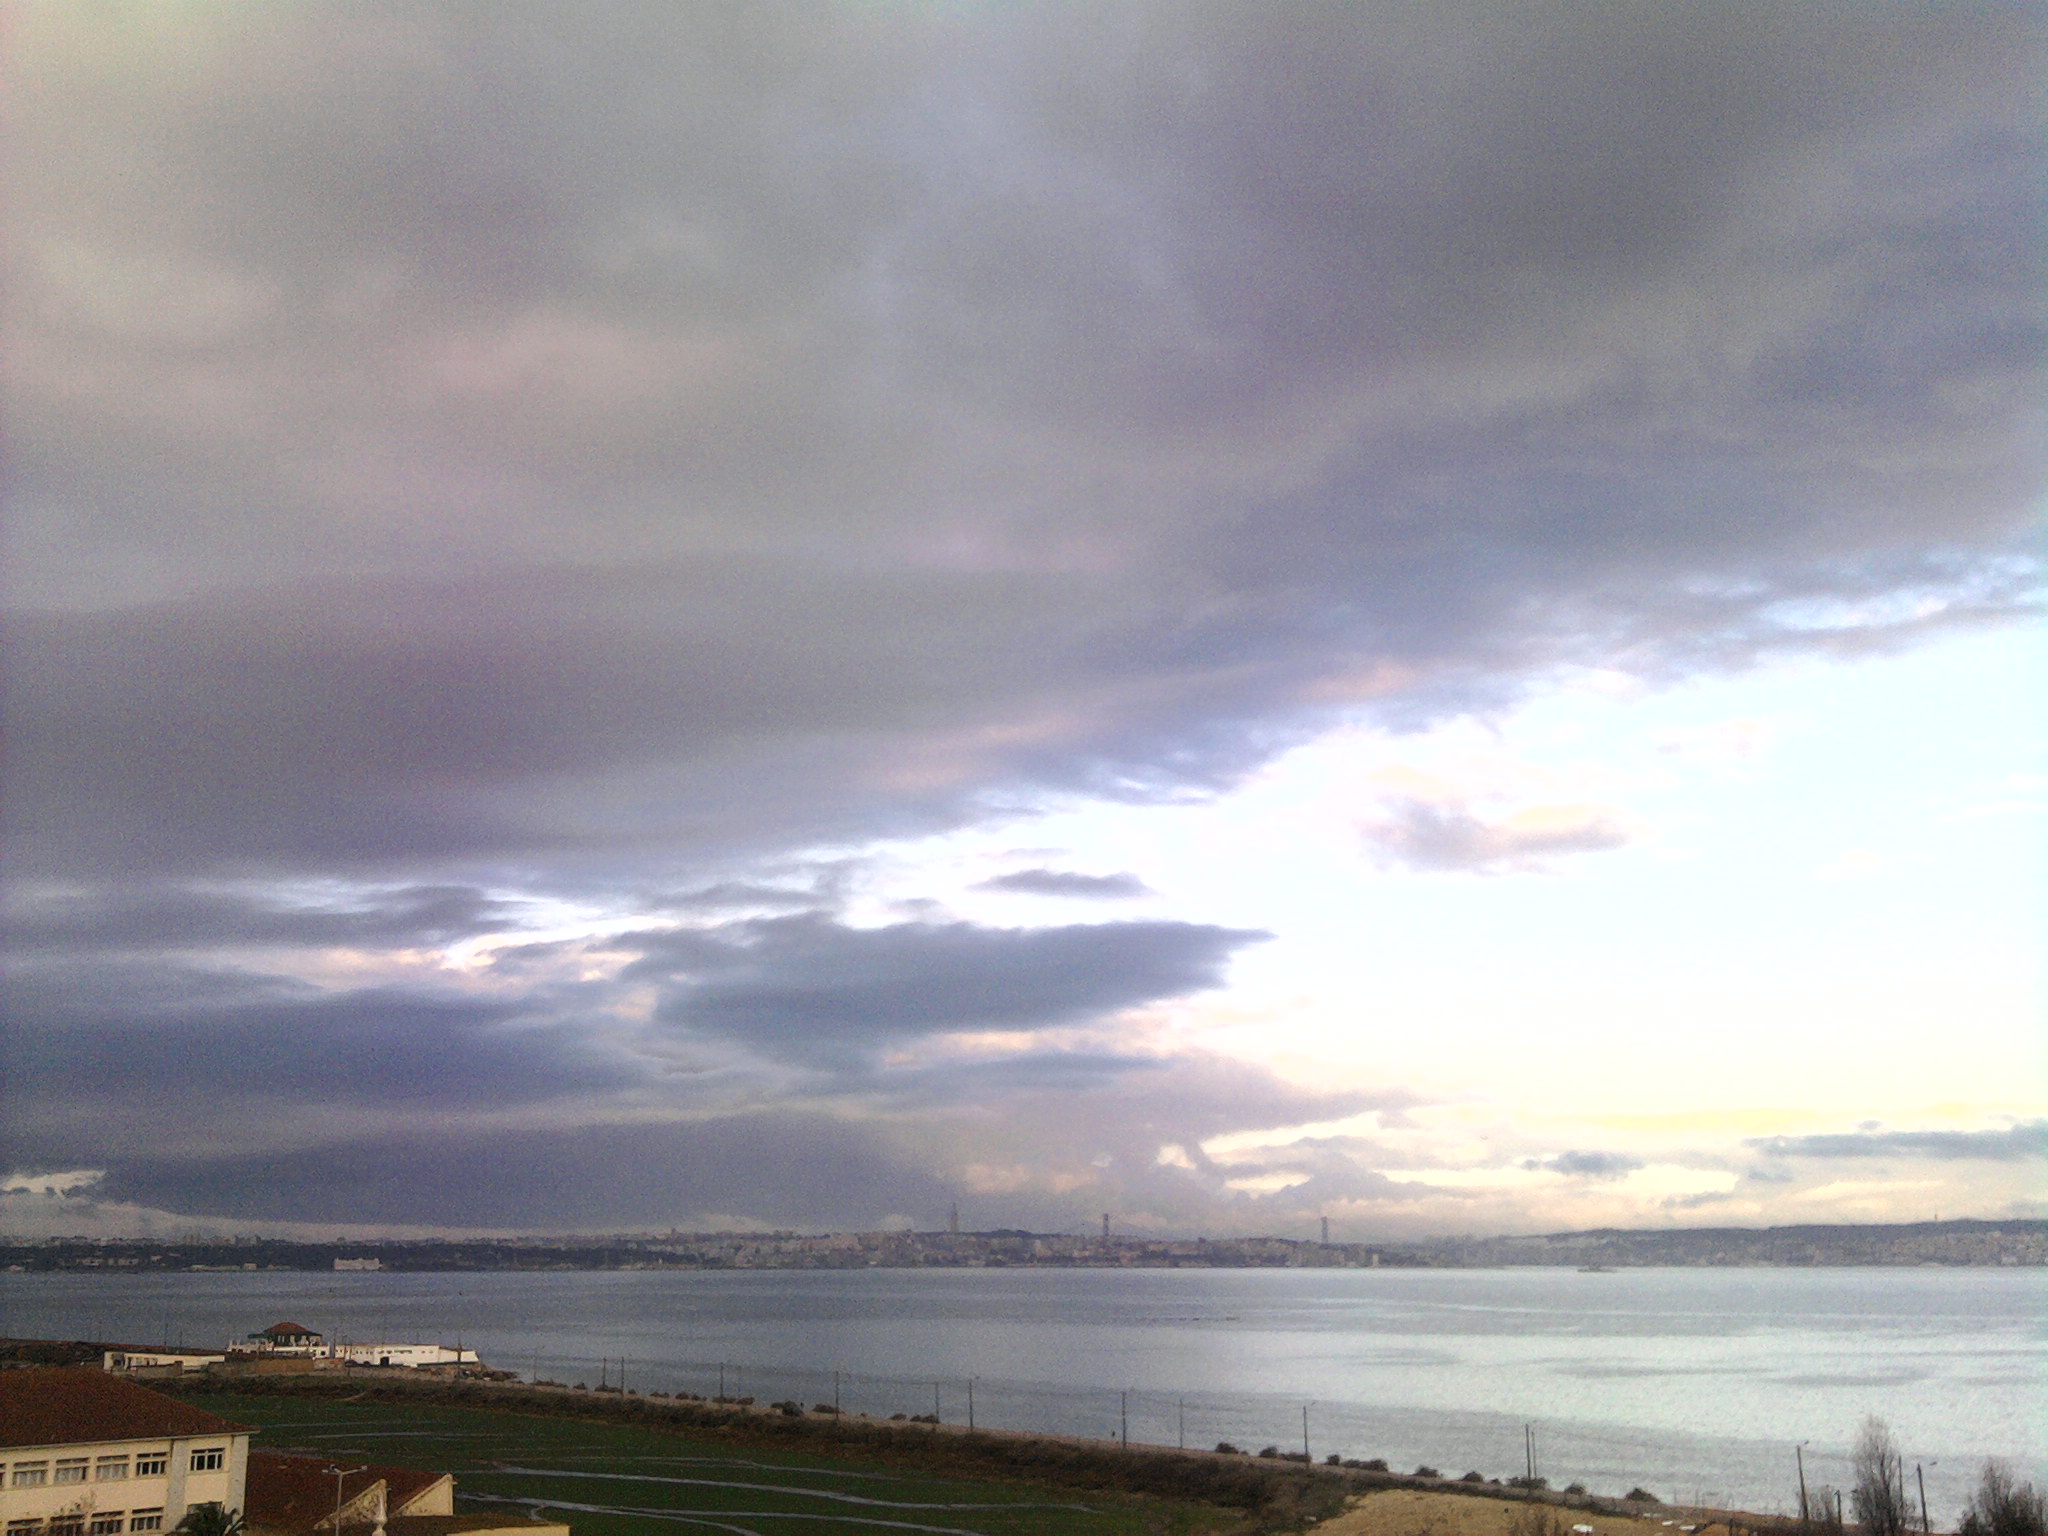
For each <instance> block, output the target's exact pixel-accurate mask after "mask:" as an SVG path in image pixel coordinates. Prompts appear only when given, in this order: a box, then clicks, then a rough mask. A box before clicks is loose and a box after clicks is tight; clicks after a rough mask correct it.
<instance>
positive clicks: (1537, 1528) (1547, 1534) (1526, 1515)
mask: <svg viewBox="0 0 2048 1536" xmlns="http://www.w3.org/2000/svg"><path fill="white" fill-rule="evenodd" d="M1508 1536H1567V1533H1566V1531H1565V1528H1564V1522H1563V1521H1562V1520H1560V1519H1558V1518H1557V1515H1556V1513H1555V1512H1554V1511H1552V1510H1550V1509H1547V1508H1545V1507H1544V1506H1542V1505H1540V1504H1536V1505H1526V1506H1524V1507H1523V1508H1521V1509H1518V1510H1516V1511H1515V1512H1514V1513H1513V1514H1512V1515H1510V1516H1509V1517H1508Z"/></svg>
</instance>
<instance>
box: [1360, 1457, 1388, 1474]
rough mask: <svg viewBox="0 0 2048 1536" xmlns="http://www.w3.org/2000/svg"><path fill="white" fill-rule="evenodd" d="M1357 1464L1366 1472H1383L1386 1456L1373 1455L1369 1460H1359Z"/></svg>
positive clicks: (1385, 1468) (1385, 1466)
mask: <svg viewBox="0 0 2048 1536" xmlns="http://www.w3.org/2000/svg"><path fill="white" fill-rule="evenodd" d="M1359 1465H1360V1466H1361V1467H1363V1468H1365V1470H1366V1471H1368V1472H1384V1471H1386V1470H1387V1458H1386V1457H1384V1456H1375V1457H1373V1458H1372V1460H1370V1461H1361V1462H1360V1463H1359Z"/></svg>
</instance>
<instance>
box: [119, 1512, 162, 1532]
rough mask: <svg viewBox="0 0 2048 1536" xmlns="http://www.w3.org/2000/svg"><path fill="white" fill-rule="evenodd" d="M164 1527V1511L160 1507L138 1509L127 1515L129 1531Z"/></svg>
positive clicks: (152, 1529) (156, 1529) (153, 1529)
mask: <svg viewBox="0 0 2048 1536" xmlns="http://www.w3.org/2000/svg"><path fill="white" fill-rule="evenodd" d="M163 1528H164V1512H163V1511H162V1510H160V1509H138V1510H136V1511H135V1512H134V1513H133V1514H131V1515H130V1516H129V1517H128V1529H129V1530H131V1531H160V1530H162V1529H163Z"/></svg>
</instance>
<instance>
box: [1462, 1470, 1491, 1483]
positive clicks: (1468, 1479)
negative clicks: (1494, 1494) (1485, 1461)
mask: <svg viewBox="0 0 2048 1536" xmlns="http://www.w3.org/2000/svg"><path fill="white" fill-rule="evenodd" d="M1458 1481H1459V1482H1461V1483H1483V1482H1485V1481H1486V1474H1485V1473H1484V1472H1467V1473H1466V1474H1465V1475H1464V1476H1463V1477H1461V1478H1459V1479H1458Z"/></svg>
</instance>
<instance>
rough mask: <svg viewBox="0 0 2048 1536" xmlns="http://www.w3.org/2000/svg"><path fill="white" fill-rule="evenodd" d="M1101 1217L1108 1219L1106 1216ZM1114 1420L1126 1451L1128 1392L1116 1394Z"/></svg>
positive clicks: (1118, 1437) (1128, 1439) (1129, 1435)
mask: <svg viewBox="0 0 2048 1536" xmlns="http://www.w3.org/2000/svg"><path fill="white" fill-rule="evenodd" d="M1102 1219H1103V1220H1104V1221H1107V1220H1109V1218H1108V1217H1107V1216H1105V1217H1103V1218H1102ZM1116 1420H1117V1430H1116V1437H1117V1440H1118V1441H1119V1442H1120V1443H1121V1444H1122V1445H1123V1448H1124V1449H1125V1450H1127V1451H1128V1450H1129V1449H1130V1448H1131V1394H1130V1393H1128V1392H1119V1393H1117V1395H1116Z"/></svg>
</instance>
